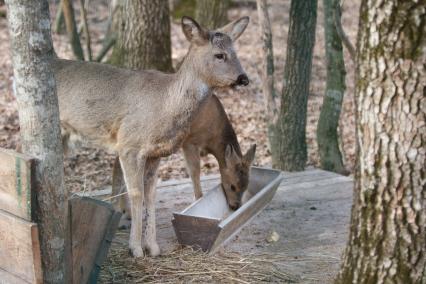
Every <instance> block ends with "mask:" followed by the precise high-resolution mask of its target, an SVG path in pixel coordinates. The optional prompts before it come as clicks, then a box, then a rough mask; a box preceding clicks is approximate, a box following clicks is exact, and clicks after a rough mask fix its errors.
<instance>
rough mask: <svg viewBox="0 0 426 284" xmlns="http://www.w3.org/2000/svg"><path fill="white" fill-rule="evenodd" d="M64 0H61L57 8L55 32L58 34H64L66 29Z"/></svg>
mask: <svg viewBox="0 0 426 284" xmlns="http://www.w3.org/2000/svg"><path fill="white" fill-rule="evenodd" d="M62 6H63V0H61V1H60V2H59V4H58V7H57V9H56V18H55V29H54V30H55V32H56V33H57V34H63V32H64V31H65V19H64V9H62Z"/></svg>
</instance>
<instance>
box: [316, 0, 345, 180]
mask: <svg viewBox="0 0 426 284" xmlns="http://www.w3.org/2000/svg"><path fill="white" fill-rule="evenodd" d="M339 3H340V0H324V34H325V53H326V64H327V84H326V90H325V95H324V99H323V104H322V109H321V114H320V117H319V121H318V128H317V142H318V152H319V156H320V161H321V168H323V169H324V170H327V171H332V172H336V173H341V174H346V169H345V166H344V165H343V160H342V153H341V152H340V149H339V134H338V131H337V128H338V126H339V117H340V111H341V109H342V102H343V95H344V93H345V90H346V85H345V77H346V70H345V61H344V58H343V47H342V40H341V39H340V36H339V34H338V33H337V29H336V25H335V21H340V13H336V12H337V9H340V8H339V7H340V6H339V5H340V4H339ZM335 14H336V15H335ZM335 16H336V17H335Z"/></svg>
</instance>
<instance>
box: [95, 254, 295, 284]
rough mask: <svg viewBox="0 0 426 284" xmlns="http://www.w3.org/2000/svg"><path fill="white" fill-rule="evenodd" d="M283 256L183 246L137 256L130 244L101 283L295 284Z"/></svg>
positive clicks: (111, 262)
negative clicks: (208, 251) (282, 264)
mask: <svg viewBox="0 0 426 284" xmlns="http://www.w3.org/2000/svg"><path fill="white" fill-rule="evenodd" d="M282 258H283V256H278V255H276V256H274V255H255V254H248V255H244V256H242V255H240V254H238V253H231V252H226V253H217V254H215V255H212V256H210V255H208V254H206V253H204V252H202V251H199V250H194V249H192V248H189V247H179V248H177V249H175V250H174V251H172V252H171V253H169V254H167V255H162V256H159V257H145V258H143V259H139V260H136V259H133V258H131V257H130V256H129V252H128V249H127V247H124V246H115V247H113V248H112V249H111V251H110V253H109V257H108V260H107V261H106V262H105V264H104V265H103V267H102V271H101V275H100V279H99V283H259V282H273V283H277V282H278V283H294V282H297V280H300V279H298V278H297V277H295V276H293V275H288V274H286V273H284V272H282V271H280V270H279V268H278V266H277V264H276V263H277V262H279V261H280V260H282Z"/></svg>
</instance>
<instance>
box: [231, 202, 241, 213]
mask: <svg viewBox="0 0 426 284" xmlns="http://www.w3.org/2000/svg"><path fill="white" fill-rule="evenodd" d="M229 208H231V209H232V210H234V211H235V210H237V209H238V208H240V203H239V202H237V203H236V204H232V205H229Z"/></svg>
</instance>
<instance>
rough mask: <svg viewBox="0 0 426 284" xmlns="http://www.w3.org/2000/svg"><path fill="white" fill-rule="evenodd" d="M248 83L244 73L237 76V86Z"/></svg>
mask: <svg viewBox="0 0 426 284" xmlns="http://www.w3.org/2000/svg"><path fill="white" fill-rule="evenodd" d="M248 84H249V79H248V77H247V75H246V74H241V75H240V76H238V78H237V85H239V86H247V85H248Z"/></svg>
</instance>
